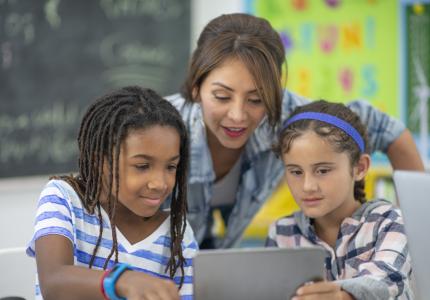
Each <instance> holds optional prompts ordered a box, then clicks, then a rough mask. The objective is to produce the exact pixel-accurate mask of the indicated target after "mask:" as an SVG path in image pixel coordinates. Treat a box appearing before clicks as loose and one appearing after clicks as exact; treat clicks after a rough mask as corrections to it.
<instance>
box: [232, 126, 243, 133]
mask: <svg viewBox="0 0 430 300" xmlns="http://www.w3.org/2000/svg"><path fill="white" fill-rule="evenodd" d="M228 130H230V131H236V132H238V131H242V130H243V129H242V128H231V127H229V128H228Z"/></svg>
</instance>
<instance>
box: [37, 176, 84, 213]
mask: <svg viewBox="0 0 430 300" xmlns="http://www.w3.org/2000/svg"><path fill="white" fill-rule="evenodd" d="M39 199H40V202H56V203H58V202H61V203H63V204H64V205H65V206H69V208H70V209H71V207H72V206H74V207H81V206H82V202H81V199H80V197H79V196H78V194H77V193H76V191H75V190H74V189H73V187H72V186H71V185H70V184H69V183H68V182H67V181H65V180H63V179H50V180H49V181H48V183H46V185H45V186H44V188H43V189H42V192H41V193H40V196H39Z"/></svg>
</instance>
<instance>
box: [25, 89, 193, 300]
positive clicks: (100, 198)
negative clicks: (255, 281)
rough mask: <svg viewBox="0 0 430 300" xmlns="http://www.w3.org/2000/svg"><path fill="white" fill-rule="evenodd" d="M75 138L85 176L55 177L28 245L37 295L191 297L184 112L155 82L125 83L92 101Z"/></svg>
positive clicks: (41, 203) (46, 190)
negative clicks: (165, 204)
mask: <svg viewBox="0 0 430 300" xmlns="http://www.w3.org/2000/svg"><path fill="white" fill-rule="evenodd" d="M78 143H79V153H80V157H79V172H78V174H77V175H76V176H72V175H70V176H62V177H57V178H55V179H53V180H51V181H49V183H48V184H47V185H46V187H45V188H44V190H43V191H42V193H41V196H40V200H39V204H38V210H37V216H36V222H35V233H34V236H33V238H32V241H31V242H30V245H29V247H28V249H27V253H28V255H30V256H35V257H36V262H37V270H38V276H37V278H38V283H37V285H36V298H37V299H42V295H43V297H44V298H45V299H103V297H104V298H105V299H125V298H127V299H179V292H180V295H181V297H182V299H190V298H191V297H192V286H191V284H192V267H191V258H192V257H193V255H194V254H195V252H196V250H197V242H196V241H195V239H194V235H193V232H192V230H191V227H190V226H187V223H186V206H187V205H186V197H187V195H186V177H187V165H188V155H189V154H188V152H189V150H188V136H187V132H186V129H185V126H184V124H183V122H182V118H181V116H180V115H179V113H178V111H177V110H176V109H175V108H174V107H173V106H172V105H171V104H170V103H169V102H167V101H166V100H164V99H162V98H161V97H160V96H158V95H157V94H156V93H155V92H153V91H152V90H150V89H142V88H139V87H125V88H122V89H120V90H117V91H115V92H113V93H111V94H108V95H105V96H103V97H101V98H100V99H98V100H97V101H96V102H95V103H94V104H92V105H91V106H90V107H89V109H88V111H87V112H86V114H85V115H84V117H83V120H82V123H81V126H80V130H79V136H78ZM169 195H170V196H171V209H170V212H167V211H163V210H161V209H160V206H161V205H162V204H163V202H164V201H165V199H166V198H167V197H168V196H169ZM178 288H179V290H180V291H179V292H178Z"/></svg>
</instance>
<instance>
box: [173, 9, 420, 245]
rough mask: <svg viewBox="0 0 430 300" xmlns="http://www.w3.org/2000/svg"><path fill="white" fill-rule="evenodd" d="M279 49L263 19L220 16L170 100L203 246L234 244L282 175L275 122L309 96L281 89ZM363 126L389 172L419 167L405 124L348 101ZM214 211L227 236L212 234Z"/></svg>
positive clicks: (192, 212) (193, 216)
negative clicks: (186, 146)
mask: <svg viewBox="0 0 430 300" xmlns="http://www.w3.org/2000/svg"><path fill="white" fill-rule="evenodd" d="M284 61H285V50H284V47H283V44H282V42H281V39H280V37H279V35H278V33H277V32H276V31H275V30H274V29H273V28H272V27H271V25H270V24H269V22H267V21H266V20H264V19H261V18H258V17H254V16H250V15H246V14H229V15H222V16H220V17H217V18H215V19H213V20H212V21H210V22H209V23H208V24H207V25H206V27H205V28H204V29H203V31H202V33H201V35H200V37H199V39H198V42H197V48H196V50H195V51H194V53H193V55H192V58H191V62H190V65H189V72H188V76H187V79H186V81H185V84H184V86H183V90H182V93H181V94H176V95H173V96H170V97H168V100H169V101H170V102H171V103H172V104H173V105H175V107H176V108H177V109H178V110H179V111H180V113H181V114H182V117H183V119H184V121H185V123H186V125H187V128H188V130H189V135H190V137H191V145H190V154H191V163H190V174H189V177H188V188H189V189H188V209H189V213H188V219H189V221H190V223H191V226H192V227H193V229H194V232H195V235H196V238H197V240H198V241H199V243H200V245H201V248H220V247H222V248H225V247H233V246H235V245H236V244H237V243H238V242H239V240H240V237H241V235H242V233H243V231H244V230H245V228H246V227H247V225H248V224H249V223H250V221H251V220H252V218H253V217H254V215H255V214H256V213H257V211H258V210H259V208H260V207H261V206H262V205H263V203H264V202H265V201H266V199H267V198H268V197H269V196H270V194H271V193H272V192H273V190H274V189H275V187H276V186H277V184H278V182H279V180H280V179H281V177H282V175H283V164H282V162H281V160H279V159H278V158H277V157H276V156H275V154H274V153H273V152H272V151H271V146H272V144H273V143H274V142H275V140H276V129H277V126H278V124H280V123H281V122H282V121H283V120H285V119H286V118H287V117H288V115H289V114H290V113H291V112H292V110H293V109H294V108H295V107H297V106H299V105H302V104H306V103H308V102H309V100H306V99H304V98H302V97H299V96H297V95H295V94H293V93H291V92H289V91H288V90H284V91H283V90H282V83H281V78H282V65H283V63H284ZM348 106H349V107H350V108H351V109H352V110H353V111H354V112H356V113H357V114H358V115H359V116H360V118H361V120H362V122H363V123H364V124H367V126H368V128H369V138H370V145H371V148H372V150H373V151H376V150H381V151H384V152H385V153H386V154H387V155H388V157H389V159H390V162H391V164H392V166H393V168H395V169H415V170H423V164H422V162H421V160H420V157H419V154H418V151H417V149H416V146H415V144H414V141H413V139H412V136H411V134H410V132H409V131H408V130H407V129H406V128H405V126H404V125H403V124H402V123H401V122H399V121H397V120H394V119H392V118H390V117H389V116H388V115H386V114H384V113H382V112H380V111H378V110H376V109H375V108H373V107H372V106H370V105H369V104H368V103H366V102H363V101H356V102H352V103H350V104H349V105H348ZM213 208H220V209H221V212H222V215H223V218H224V220H225V221H226V235H225V237H224V238H223V239H222V240H215V239H214V238H213V236H212V233H211V227H212V226H211V225H212V213H211V212H212V209H213Z"/></svg>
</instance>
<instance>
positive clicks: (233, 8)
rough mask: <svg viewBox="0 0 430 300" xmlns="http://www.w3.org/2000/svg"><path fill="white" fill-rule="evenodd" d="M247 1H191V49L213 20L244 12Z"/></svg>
mask: <svg viewBox="0 0 430 300" xmlns="http://www.w3.org/2000/svg"><path fill="white" fill-rule="evenodd" d="M244 1H245V0H216V1H213V0H191V49H194V48H195V45H196V43H197V38H198V36H199V34H200V32H201V31H202V29H203V27H204V26H205V25H206V24H207V23H208V22H209V21H210V20H212V19H213V18H215V17H217V16H219V15H221V14H226V13H234V12H242V11H243V10H244V5H243V4H244Z"/></svg>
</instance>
